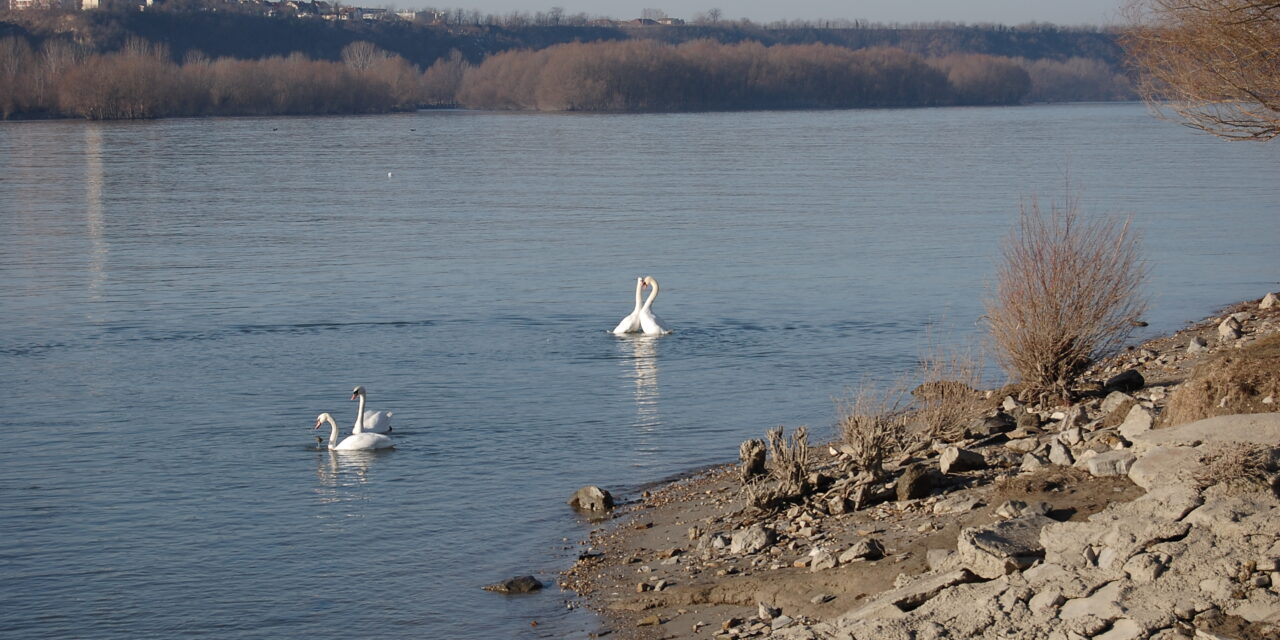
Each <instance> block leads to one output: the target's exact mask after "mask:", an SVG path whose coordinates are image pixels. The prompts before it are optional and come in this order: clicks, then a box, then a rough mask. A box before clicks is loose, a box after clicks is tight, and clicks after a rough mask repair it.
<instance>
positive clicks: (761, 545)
mask: <svg viewBox="0 0 1280 640" xmlns="http://www.w3.org/2000/svg"><path fill="white" fill-rule="evenodd" d="M773 541H774V535H773V531H772V530H771V529H766V528H764V526H763V525H758V524H755V525H751V526H750V527H747V528H746V529H739V530H738V531H734V532H733V538H732V539H731V540H730V542H729V553H736V554H750V553H759V552H761V551H764V550H765V549H767V548H769V545H771V544H773Z"/></svg>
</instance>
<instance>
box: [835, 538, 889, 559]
mask: <svg viewBox="0 0 1280 640" xmlns="http://www.w3.org/2000/svg"><path fill="white" fill-rule="evenodd" d="M883 557H884V544H883V543H881V542H880V541H879V540H877V539H875V538H863V539H862V540H859V541H857V542H855V543H853V545H852V546H850V547H849V548H848V549H846V550H845V552H844V553H842V554H840V558H839V560H840V562H841V563H848V562H853V561H855V560H879V559H880V558H883Z"/></svg>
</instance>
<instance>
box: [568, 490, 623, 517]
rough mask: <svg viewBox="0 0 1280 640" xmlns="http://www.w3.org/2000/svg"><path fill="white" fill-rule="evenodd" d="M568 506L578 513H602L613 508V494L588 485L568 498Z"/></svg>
mask: <svg viewBox="0 0 1280 640" xmlns="http://www.w3.org/2000/svg"><path fill="white" fill-rule="evenodd" d="M569 506H571V507H573V508H574V509H578V510H579V511H591V512H595V513H604V512H606V511H608V510H610V509H612V508H613V494H611V493H609V492H608V491H605V490H604V489H601V488H600V487H597V486H595V485H588V486H585V487H583V488H581V489H578V490H577V491H576V492H574V494H573V496H572V497H571V498H569Z"/></svg>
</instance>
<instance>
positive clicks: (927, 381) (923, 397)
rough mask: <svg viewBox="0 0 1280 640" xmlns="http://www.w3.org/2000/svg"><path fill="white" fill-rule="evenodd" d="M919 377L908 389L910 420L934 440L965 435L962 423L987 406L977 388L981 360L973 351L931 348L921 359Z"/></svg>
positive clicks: (980, 374)
mask: <svg viewBox="0 0 1280 640" xmlns="http://www.w3.org/2000/svg"><path fill="white" fill-rule="evenodd" d="M920 378H921V380H922V382H921V383H920V386H918V387H916V388H915V389H913V390H912V391H911V395H912V396H914V397H915V410H914V411H913V412H912V419H913V422H915V423H917V424H919V425H920V427H921V430H922V432H923V433H924V435H926V436H928V437H929V438H932V439H934V440H944V441H947V442H955V441H956V440H959V439H960V438H962V437H964V429H965V426H966V425H967V424H968V423H969V422H970V421H972V420H974V419H975V418H977V417H979V416H980V415H982V412H983V411H984V410H985V409H986V404H987V403H986V400H985V398H984V397H983V395H982V392H980V391H978V387H979V386H980V385H981V384H982V362H981V360H980V359H979V358H978V357H977V356H976V355H975V354H974V353H973V351H967V350H946V349H943V348H940V347H939V348H934V349H932V350H931V351H930V352H929V353H928V354H927V355H926V356H924V357H923V358H921V360H920Z"/></svg>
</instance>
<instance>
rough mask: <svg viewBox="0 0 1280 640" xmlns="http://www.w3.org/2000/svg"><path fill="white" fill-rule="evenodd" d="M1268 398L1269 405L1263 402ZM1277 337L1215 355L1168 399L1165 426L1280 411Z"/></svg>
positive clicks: (1278, 341) (1279, 353) (1279, 372)
mask: <svg viewBox="0 0 1280 640" xmlns="http://www.w3.org/2000/svg"><path fill="white" fill-rule="evenodd" d="M1268 397H1270V398H1271V399H1272V401H1271V402H1270V403H1264V402H1263V400H1264V399H1266V398H1268ZM1277 402H1280V334H1276V335H1272V336H1269V337H1267V338H1263V339H1261V340H1258V341H1256V342H1254V343H1253V344H1250V345H1249V346H1246V347H1244V348H1242V349H1237V350H1234V351H1228V352H1225V353H1221V354H1218V355H1216V356H1214V357H1212V358H1210V359H1209V360H1206V361H1205V362H1202V363H1201V364H1200V365H1199V366H1197V367H1196V368H1195V370H1193V371H1192V372H1191V375H1190V376H1188V377H1187V380H1186V381H1185V382H1183V383H1182V384H1181V385H1179V386H1178V388H1177V389H1175V390H1174V392H1173V393H1172V394H1171V395H1170V396H1169V404H1168V405H1167V406H1166V407H1165V410H1164V415H1163V416H1162V420H1161V422H1162V424H1163V425H1164V426H1173V425H1177V424H1183V423H1186V422H1194V421H1196V420H1202V419H1204V418H1211V417H1213V416H1223V415H1232V414H1237V413H1272V412H1275V411H1280V405H1278V404H1277Z"/></svg>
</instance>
